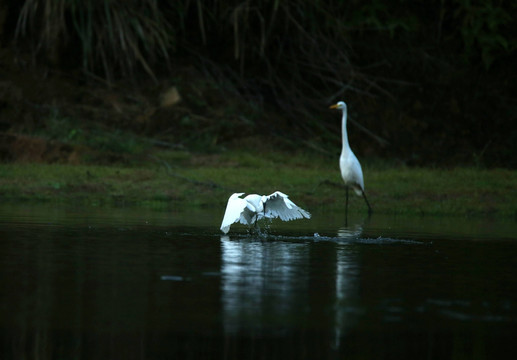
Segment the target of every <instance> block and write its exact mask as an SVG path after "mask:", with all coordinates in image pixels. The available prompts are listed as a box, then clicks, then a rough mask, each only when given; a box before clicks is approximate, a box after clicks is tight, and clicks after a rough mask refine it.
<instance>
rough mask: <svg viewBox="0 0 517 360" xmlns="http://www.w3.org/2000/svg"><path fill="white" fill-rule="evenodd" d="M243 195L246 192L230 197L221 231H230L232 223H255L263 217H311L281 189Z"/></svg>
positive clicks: (288, 218)
mask: <svg viewBox="0 0 517 360" xmlns="http://www.w3.org/2000/svg"><path fill="white" fill-rule="evenodd" d="M242 195H244V193H235V194H232V195H231V196H230V198H229V199H228V204H227V205H226V211H225V213H224V217H223V222H222V223H221V231H222V232H223V233H225V234H227V233H228V231H230V226H231V225H232V224H234V223H238V222H239V223H241V224H244V225H255V224H256V223H257V221H258V220H260V219H263V218H268V219H274V218H280V220H283V221H290V220H296V219H303V218H306V219H310V217H311V214H309V212H307V211H305V210H303V209H302V208H300V207H298V206H297V205H296V204H295V203H294V202H292V201H291V200H290V199H289V197H288V196H287V195H286V194H284V193H282V192H280V191H275V192H274V193H272V194H271V195H257V194H250V195H248V196H246V197H244V198H241V196H242Z"/></svg>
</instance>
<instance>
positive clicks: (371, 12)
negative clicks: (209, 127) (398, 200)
mask: <svg viewBox="0 0 517 360" xmlns="http://www.w3.org/2000/svg"><path fill="white" fill-rule="evenodd" d="M11 1H15V0H11ZM515 13H517V3H516V2H506V1H503V0H451V1H435V2H429V1H424V0H417V1H407V0H396V1H391V2H386V1H382V0H367V1H341V0H330V1H310V0H301V1H294V0H286V1H278V0H257V1H242V0H239V1H235V0H214V1H201V0H196V1H192V0H178V1H174V2H160V1H157V0H83V1H80V0H25V2H24V4H23V6H22V8H21V12H20V13H19V14H17V15H18V23H17V27H16V40H17V43H18V45H19V46H22V45H24V44H29V45H30V47H31V49H32V51H33V54H34V55H35V57H34V58H35V59H36V58H37V57H38V56H41V55H44V57H45V58H47V59H49V60H51V61H54V62H56V63H57V64H62V63H71V65H72V66H73V65H74V64H75V65H76V66H77V65H79V66H81V67H82V68H83V69H85V70H86V71H88V72H91V73H94V74H100V75H101V76H104V77H105V78H106V79H107V80H108V81H109V82H112V81H113V80H114V79H118V78H119V77H121V76H136V75H137V74H138V73H139V72H141V71H144V72H145V73H147V74H148V75H149V76H150V77H151V78H153V79H154V80H155V82H156V79H157V74H160V76H165V77H166V76H167V75H162V74H167V71H170V69H174V68H176V67H177V66H178V65H180V64H189V65H194V66H195V67H196V69H197V70H198V71H199V72H201V73H202V74H203V75H204V76H205V78H206V79H208V82H210V83H211V84H209V85H207V87H209V86H212V87H214V84H215V87H218V89H219V90H221V91H224V92H225V93H226V96H225V99H237V100H238V101H241V102H243V103H244V102H246V103H249V104H252V107H253V108H254V109H256V110H257V112H258V111H263V112H262V113H261V115H262V116H261V118H263V119H264V120H256V119H254V120H253V122H254V123H258V124H260V123H263V125H264V126H262V127H259V126H257V128H261V129H263V131H264V132H266V134H267V135H271V134H273V135H274V136H277V137H282V138H283V139H284V140H285V141H286V142H288V143H290V144H294V145H293V146H296V147H299V146H306V147H308V148H310V149H311V150H314V149H319V151H321V152H322V153H332V152H333V151H334V150H333V149H336V148H338V144H339V141H340V139H339V126H340V124H339V121H337V120H336V115H335V114H334V116H330V115H327V114H325V113H324V111H323V109H325V108H326V107H327V106H328V105H329V104H330V103H331V102H333V101H335V100H340V99H345V100H346V101H348V102H349V104H350V106H349V109H350V112H351V113H350V121H351V126H354V127H356V128H355V131H351V132H350V136H351V137H352V139H351V142H352V143H353V144H355V147H356V148H357V149H360V151H361V152H362V153H365V154H371V155H377V156H389V157H396V158H398V159H399V161H401V162H403V163H406V164H412V165H421V164H441V165H444V164H445V165H449V164H458V163H472V162H475V163H477V164H480V165H492V166H493V165H496V166H512V167H514V166H517V162H516V160H515V159H514V156H513V155H512V154H514V153H515V150H517V148H516V145H515V144H517V138H516V136H517V135H516V134H515V131H513V130H512V129H513V124H514V122H515V120H516V119H515V118H516V116H515V114H517V105H516V104H515V101H513V97H512V96H511V95H510V94H514V93H516V92H517V88H516V85H515V82H511V81H509V80H508V79H509V78H510V75H513V73H514V70H513V69H514V63H515V61H517V59H516V49H517V40H515V39H517V33H516V32H517V26H515V19H514V17H513V16H512V15H513V14H515ZM187 82H188V80H187ZM192 88H193V87H192V86H191V85H187V86H185V87H184V89H188V90H192ZM182 90H183V89H182ZM184 93H187V94H186V96H185V98H189V97H190V98H191V99H192V98H193V96H192V94H193V93H195V91H184ZM197 103H200V104H201V103H209V102H208V101H206V99H199V101H197ZM211 106H214V105H211ZM225 106H231V105H229V104H228V101H226V102H225ZM279 113H280V114H281V116H277V114H279ZM236 117H237V116H236ZM356 119H357V121H356ZM359 123H360V125H359ZM213 128H214V129H216V130H217V131H220V132H223V131H224V132H226V133H225V134H222V133H218V134H216V135H214V136H206V138H210V139H212V138H223V137H224V136H225V137H226V138H230V137H237V136H238V134H239V133H238V131H239V130H240V128H238V127H236V128H235V129H234V131H235V133H233V134H232V133H231V131H232V129H231V126H228V127H227V126H224V127H221V126H219V127H217V126H214V127H213ZM253 131H255V128H254V129H253ZM206 133H207V132H206V131H205V134H206Z"/></svg>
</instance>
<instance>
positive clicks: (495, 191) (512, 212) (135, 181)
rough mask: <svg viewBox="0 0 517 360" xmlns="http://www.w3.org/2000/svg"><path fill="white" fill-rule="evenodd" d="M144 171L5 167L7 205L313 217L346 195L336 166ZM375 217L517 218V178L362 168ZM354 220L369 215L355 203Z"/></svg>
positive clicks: (273, 159) (0, 168)
mask: <svg viewBox="0 0 517 360" xmlns="http://www.w3.org/2000/svg"><path fill="white" fill-rule="evenodd" d="M156 158H157V159H161V162H160V161H154V162H149V163H146V164H144V165H141V166H131V167H123V166H97V165H57V164H54V165H46V164H3V165H0V198H1V199H2V200H3V201H4V202H9V201H10V202H15V201H32V202H37V201H46V202H85V203H89V204H96V205H110V204H117V203H121V202H122V203H125V204H139V205H146V204H150V203H152V204H156V203H160V204H172V205H181V206H189V207H201V206H218V207H223V206H224V205H225V203H226V200H227V198H228V196H229V195H230V194H231V193H233V192H247V193H250V192H253V193H263V194H268V193H271V192H273V191H275V190H281V191H283V192H285V193H287V194H289V195H290V197H291V198H292V199H293V200H294V201H295V202H296V203H297V204H299V205H300V206H303V207H306V208H308V209H323V210H325V209H326V210H342V209H343V208H344V198H345V190H344V187H343V185H342V182H341V179H340V176H339V170H338V167H337V161H334V160H335V159H322V158H311V157H309V156H306V155H292V154H291V155H286V154H282V153H266V154H261V156H256V155H254V154H251V153H247V152H240V153H239V152H238V153H223V154H217V155H206V156H193V155H190V154H188V153H179V152H178V153H176V154H174V153H171V152H167V153H163V154H161V155H159V156H156ZM363 170H364V174H365V185H366V191H367V194H368V197H369V200H370V203H371V204H372V207H373V208H374V211H375V212H376V213H386V214H408V215H409V214H422V215H424V214H427V215H458V216H481V215H498V216H505V217H516V216H517V172H516V171H511V170H502V169H493V170H487V169H474V168H455V169H450V170H443V169H410V168H405V167H390V168H386V167H379V166H376V165H372V166H371V167H370V166H368V163H366V164H365V166H364V169H363ZM350 201H351V202H350V211H351V212H365V211H366V208H365V204H364V202H363V200H362V198H360V197H357V196H355V195H352V196H351V197H350Z"/></svg>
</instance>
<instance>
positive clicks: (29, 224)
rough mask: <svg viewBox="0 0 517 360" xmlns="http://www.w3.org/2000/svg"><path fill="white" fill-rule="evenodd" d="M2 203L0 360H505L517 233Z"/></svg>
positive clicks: (516, 288)
mask: <svg viewBox="0 0 517 360" xmlns="http://www.w3.org/2000/svg"><path fill="white" fill-rule="evenodd" d="M223 210H224V209H216V210H215V211H212V210H196V211H193V212H187V211H181V210H179V209H160V210H151V209H142V208H133V207H130V208H83V207H79V206H77V207H73V206H72V207H70V206H48V205H38V206H35V205H3V206H1V207H0V244H1V245H0V246H1V252H0V276H1V279H2V286H1V289H0V299H1V302H0V344H1V350H0V357H1V358H2V359H79V358H81V359H217V358H224V359H343V358H347V359H379V358H392V359H422V358H436V359H465V358H476V359H501V358H507V357H511V356H512V355H511V354H512V353H513V345H514V344H513V341H514V339H515V335H516V334H517V222H516V221H514V220H508V219H507V220H500V219H497V218H491V219H488V218H486V219H479V218H477V219H468V218H444V217H440V218H437V217H404V216H385V215H376V214H373V215H372V217H370V218H362V217H360V216H358V215H354V216H351V217H349V218H348V219H344V215H343V214H332V213H327V212H325V211H324V210H322V211H320V212H314V213H313V218H312V219H311V220H299V221H293V222H289V223H281V222H279V221H273V223H271V224H265V225H264V224H263V225H262V233H261V234H259V235H248V234H247V232H246V229H245V228H244V227H243V226H239V225H238V226H232V229H231V231H230V233H229V234H228V235H227V236H223V235H222V234H221V233H220V232H219V225H220V221H221V219H222V215H223Z"/></svg>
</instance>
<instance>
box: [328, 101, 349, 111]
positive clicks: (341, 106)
mask: <svg viewBox="0 0 517 360" xmlns="http://www.w3.org/2000/svg"><path fill="white" fill-rule="evenodd" d="M330 109H339V110H346V104H345V103H344V102H343V101H340V102H338V103H337V104H334V105H331V106H330Z"/></svg>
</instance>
